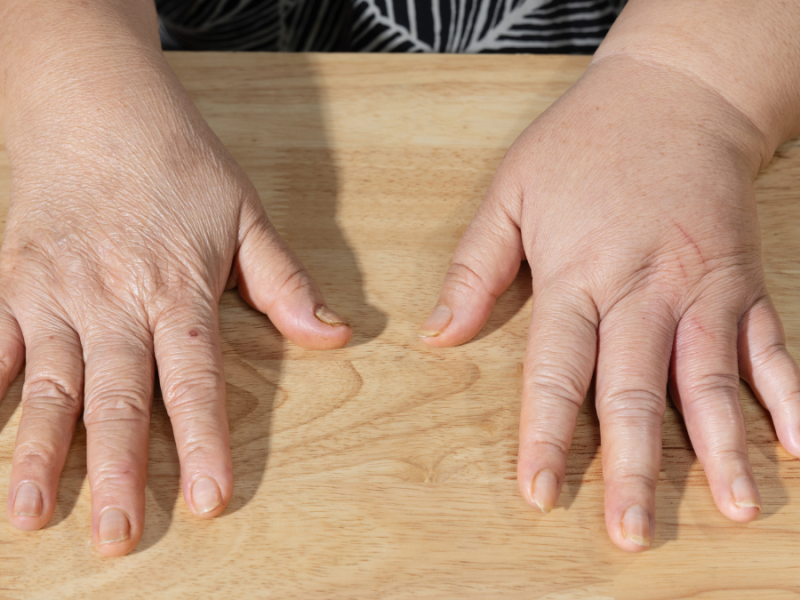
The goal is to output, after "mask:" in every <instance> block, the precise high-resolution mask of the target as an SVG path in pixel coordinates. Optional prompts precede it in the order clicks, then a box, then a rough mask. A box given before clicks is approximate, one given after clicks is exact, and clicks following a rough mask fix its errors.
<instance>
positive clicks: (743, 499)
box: [731, 475, 761, 510]
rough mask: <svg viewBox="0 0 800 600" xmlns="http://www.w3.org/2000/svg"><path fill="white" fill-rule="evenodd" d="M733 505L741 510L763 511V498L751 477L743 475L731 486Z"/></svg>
mask: <svg viewBox="0 0 800 600" xmlns="http://www.w3.org/2000/svg"><path fill="white" fill-rule="evenodd" d="M731 492H732V493H733V503H734V504H735V505H736V506H738V507H739V508H757V509H758V510H761V498H760V497H759V495H758V490H756V486H755V484H754V483H753V482H752V481H751V480H750V478H749V477H745V476H744V475H742V476H741V477H739V478H737V479H736V481H734V482H733V485H732V486H731Z"/></svg>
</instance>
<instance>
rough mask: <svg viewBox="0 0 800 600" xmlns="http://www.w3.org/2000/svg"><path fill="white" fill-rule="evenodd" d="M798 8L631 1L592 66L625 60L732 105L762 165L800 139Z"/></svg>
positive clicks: (765, 2) (713, 0) (768, 0)
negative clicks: (760, 147) (759, 143)
mask: <svg viewBox="0 0 800 600" xmlns="http://www.w3.org/2000/svg"><path fill="white" fill-rule="evenodd" d="M798 27H800V5H797V4H792V3H788V4H787V3H782V2H781V1H780V0H762V1H761V2H757V3H739V4H736V3H730V2H725V1H723V0H709V1H708V2H704V3H701V4H698V3H696V2H694V1H693V0H673V2H669V3H664V2H657V1H653V0H630V1H629V3H628V5H627V6H626V8H625V10H624V11H623V12H622V14H621V15H620V18H619V19H618V20H617V22H616V23H615V24H614V26H613V27H612V29H611V31H610V32H609V34H608V36H607V37H606V39H605V40H604V42H603V43H602V44H601V46H600V48H599V49H598V51H597V53H596V55H595V58H594V61H593V62H599V61H604V60H608V59H610V58H613V57H628V58H630V59H632V60H635V61H638V62H640V63H649V64H652V65H654V66H656V67H659V68H661V69H662V70H664V71H665V72H672V73H678V74H682V75H684V76H685V77H687V78H688V79H691V80H693V81H695V82H696V83H697V84H698V85H699V86H701V87H705V88H706V89H707V90H708V91H709V92H711V93H713V94H716V95H718V96H719V98H720V99H722V100H724V101H725V102H727V103H729V104H730V106H731V107H733V108H734V109H735V110H736V111H737V112H738V113H739V114H741V115H742V116H743V117H744V118H745V119H747V120H748V121H750V122H751V123H752V125H753V126H754V127H755V128H756V129H757V130H758V131H759V132H760V134H761V136H762V137H763V140H764V144H765V150H764V153H763V154H764V156H763V157H762V163H763V164H766V163H767V162H768V161H769V159H770V158H771V156H772V154H773V153H774V151H775V149H776V148H777V147H778V146H779V145H780V144H781V143H783V142H784V141H786V140H788V139H791V138H792V137H794V136H795V135H798V134H800V71H798V70H797V68H796V65H797V64H800V38H798V36H797V35H796V31H797V28H798Z"/></svg>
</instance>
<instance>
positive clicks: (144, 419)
mask: <svg viewBox="0 0 800 600" xmlns="http://www.w3.org/2000/svg"><path fill="white" fill-rule="evenodd" d="M118 45H119V46H121V47H122V48H123V50H121V51H120V52H119V53H118V56H115V55H113V54H109V58H108V59H107V61H108V62H107V64H100V65H98V64H96V63H95V64H94V65H93V67H92V68H91V69H87V68H85V67H84V66H82V65H81V64H78V63H77V62H76V63H75V64H69V61H70V60H71V59H70V58H69V57H67V58H63V59H61V60H63V61H64V62H65V63H66V64H64V65H61V66H60V68H62V69H71V71H70V72H71V77H63V78H62V79H61V81H60V83H58V84H56V83H54V81H53V79H52V78H51V79H49V80H48V81H47V82H43V83H42V87H40V88H36V87H35V85H32V87H31V94H30V96H29V97H28V99H29V100H30V101H29V102H26V103H25V104H24V105H17V106H15V107H12V108H10V109H9V113H8V114H7V115H6V119H5V124H6V142H7V150H8V155H9V158H10V161H11V173H12V191H11V209H10V214H9V218H8V224H7V228H6V233H5V239H4V241H3V246H2V252H0V359H2V362H1V363H0V364H2V373H0V374H1V375H2V381H3V384H4V389H5V386H7V385H8V383H9V381H11V380H13V378H14V377H15V376H16V374H17V372H18V371H19V370H20V368H21V366H22V364H23V361H24V360H26V361H27V363H26V370H25V384H24V388H23V397H22V407H23V410H22V420H21V422H20V426H19V431H18V434H17V442H16V448H15V451H14V458H13V467H12V473H11V482H10V487H9V500H8V514H9V519H10V521H11V523H12V524H13V525H15V526H16V527H18V528H20V529H26V530H32V529H38V528H40V527H42V526H43V525H44V524H45V523H47V521H48V519H49V518H50V516H51V515H52V512H53V508H54V505H55V499H56V489H57V485H58V478H59V474H60V471H61V469H62V466H63V464H64V461H65V457H66V454H67V451H68V448H69V444H70V439H71V436H72V432H73V429H74V426H75V423H76V421H77V419H78V418H79V417H80V416H81V414H82V413H83V419H84V421H85V424H86V430H87V445H88V474H89V484H90V487H91V494H92V515H93V517H92V523H93V526H92V530H93V539H94V543H95V545H96V546H97V548H98V549H99V550H100V552H102V553H103V554H106V555H110V556H113V555H120V554H125V553H127V552H129V551H130V550H131V549H133V548H134V547H135V546H136V544H137V542H138V541H139V539H140V537H141V534H142V528H143V524H144V504H145V502H144V490H145V479H146V465H147V449H148V442H147V440H148V431H149V419H150V413H151V404H152V395H153V386H154V377H155V369H156V365H157V367H158V373H159V377H160V383H161V388H162V391H163V395H164V401H165V404H166V407H167V411H168V413H169V416H170V418H171V420H172V426H173V429H174V433H175V441H176V444H177V448H178V454H179V457H180V461H181V477H182V482H183V493H184V497H185V499H186V502H187V504H188V506H189V508H190V509H191V510H192V511H193V512H194V513H195V514H196V515H198V516H201V517H213V516H216V515H218V514H219V513H221V512H222V511H223V510H224V508H225V506H226V504H227V503H228V501H229V500H230V498H231V493H232V485H233V482H232V468H231V454H230V449H229V441H228V425H227V417H226V412H225V381H224V374H223V366H222V356H221V348H220V339H219V331H218V318H217V306H218V301H219V299H220V295H221V294H222V292H223V290H224V289H225V288H226V287H232V286H235V285H237V284H238V286H239V290H240V292H241V293H242V295H243V296H244V298H245V299H246V300H247V301H248V302H249V303H250V304H251V305H252V306H254V307H255V308H257V309H258V310H260V311H262V312H264V313H266V314H267V315H269V317H270V319H271V320H272V321H273V323H274V324H275V325H276V326H277V328H278V329H279V330H280V331H281V332H282V333H284V334H285V335H286V336H287V337H289V338H290V339H291V340H293V341H294V342H295V343H297V344H299V345H301V346H303V347H306V348H312V349H325V348H335V347H341V346H343V345H345V344H346V343H347V341H348V340H349V339H350V336H351V330H350V328H349V326H348V325H346V324H345V323H344V322H343V321H342V319H341V318H339V317H338V316H337V315H336V314H335V313H333V312H332V311H331V310H330V309H327V308H326V307H325V303H324V301H323V299H322V296H321V294H320V291H319V289H318V288H317V286H316V285H315V284H314V282H313V281H312V280H311V278H310V276H309V275H308V274H307V272H306V271H305V270H304V269H303V266H302V264H301V263H300V261H299V260H298V259H297V257H296V256H295V255H294V254H293V253H292V252H291V251H290V250H289V248H288V247H287V246H286V244H285V243H284V242H283V241H282V240H281V238H280V237H279V236H278V234H277V233H276V232H275V230H274V229H273V228H272V226H271V225H270V223H269V221H268V219H267V216H266V214H265V213H264V210H263V208H262V205H261V201H260V200H259V198H258V195H257V193H256V191H255V189H254V188H253V185H252V183H251V182H250V181H249V179H248V178H247V176H246V175H245V174H244V173H243V172H242V170H241V168H240V167H239V166H238V165H237V164H236V163H235V161H234V160H233V158H232V157H231V156H230V155H229V154H228V152H227V151H226V150H225V148H224V147H223V146H222V144H221V143H220V141H219V140H218V139H217V138H216V136H215V135H214V134H213V133H212V132H211V130H210V129H209V127H208V126H207V125H206V123H205V122H204V121H203V119H202V118H201V117H200V115H199V113H198V112H197V110H196V109H195V108H194V106H193V105H192V103H191V101H190V100H189V98H188V96H187V95H186V93H185V91H184V90H183V88H182V87H181V85H180V83H179V82H178V81H177V79H176V78H175V76H174V74H172V72H171V70H170V69H169V67H168V66H167V65H166V62H165V61H164V60H163V56H161V54H160V51H158V49H155V50H154V51H152V52H150V51H149V50H142V49H140V48H138V47H137V48H136V49H135V51H132V52H130V53H129V54H128V55H127V56H125V51H124V45H123V44H121V43H119V44H118Z"/></svg>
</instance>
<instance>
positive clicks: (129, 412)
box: [83, 390, 150, 427]
mask: <svg viewBox="0 0 800 600" xmlns="http://www.w3.org/2000/svg"><path fill="white" fill-rule="evenodd" d="M83 420H84V423H85V424H86V426H87V427H92V426H96V425H98V424H102V423H109V422H119V421H129V422H145V423H149V422H150V403H149V402H146V401H145V399H144V398H143V397H142V396H140V395H137V394H132V393H131V392H130V391H127V390H125V391H122V390H119V391H114V392H110V391H105V392H103V393H102V394H100V395H96V396H94V397H93V398H91V399H89V401H87V403H86V410H85V411H84V415H83Z"/></svg>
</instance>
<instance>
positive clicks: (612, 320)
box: [421, 56, 800, 551]
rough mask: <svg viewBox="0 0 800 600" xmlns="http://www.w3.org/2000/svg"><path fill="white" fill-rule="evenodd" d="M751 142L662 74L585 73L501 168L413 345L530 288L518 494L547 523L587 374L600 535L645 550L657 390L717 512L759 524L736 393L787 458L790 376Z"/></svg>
mask: <svg viewBox="0 0 800 600" xmlns="http://www.w3.org/2000/svg"><path fill="white" fill-rule="evenodd" d="M769 154H770V151H769V150H767V149H766V144H765V142H764V137H763V136H762V135H761V134H760V132H759V131H758V130H757V129H756V128H755V127H754V126H753V125H752V122H751V121H749V120H748V119H747V118H746V117H745V116H744V115H742V114H741V113H740V112H738V111H737V110H736V109H735V108H734V107H733V106H732V105H731V104H729V103H728V102H726V101H725V100H723V99H722V97H721V96H720V95H718V94H715V93H713V92H712V91H711V90H709V89H707V88H706V87H704V86H702V85H700V84H699V83H697V82H696V81H694V80H693V79H692V78H690V77H687V76H685V75H683V74H681V73H679V72H676V71H675V70H673V69H666V68H661V67H659V66H658V65H657V64H652V63H651V62H648V61H639V60H635V59H633V58H630V57H625V56H616V57H611V58H607V59H605V60H602V61H596V62H595V63H594V64H593V65H592V66H591V67H590V69H589V71H588V72H587V73H586V74H585V75H584V76H583V77H582V79H581V80H580V81H579V82H578V84H577V85H576V86H574V87H573V88H572V89H571V90H570V91H569V92H568V93H567V94H565V95H564V96H563V97H562V98H561V99H560V100H559V101H558V102H556V103H555V104H554V105H553V106H552V107H551V108H550V109H548V110H547V111H546V112H545V113H544V114H543V115H542V116H541V117H539V118H538V119H537V120H536V121H535V122H534V123H533V124H532V125H531V126H530V127H529V128H528V129H527V130H526V131H525V132H524V133H523V134H522V135H521V136H520V137H519V139H518V140H517V141H516V142H515V143H514V145H513V146H512V148H511V149H510V150H509V152H508V154H507V156H506V157H505V159H504V160H503V162H502V164H501V165H500V167H499V169H498V171H497V174H496V175H495V178H494V180H493V182H492V184H491V186H490V189H489V191H488V193H487V195H486V198H485V199H484V201H483V203H482V205H481V206H480V208H479V210H478V212H477V215H476V216H475V218H474V220H473V222H472V223H471V225H470V226H469V228H468V229H467V231H466V233H465V235H464V237H463V239H462V241H461V243H460V244H459V246H458V248H457V250H456V252H455V256H454V259H453V264H452V266H451V268H450V270H449V271H448V273H447V276H446V280H445V283H444V286H443V289H442V292H441V295H440V298H439V301H438V306H437V308H436V310H435V311H434V312H433V313H432V315H431V317H430V318H429V319H428V321H426V323H425V324H424V325H423V327H422V330H421V334H422V335H423V337H424V338H425V340H426V341H427V342H428V343H429V344H430V345H432V346H437V347H444V346H452V345H455V344H460V343H463V342H465V341H467V340H469V339H471V338H472V337H473V336H474V335H475V334H476V333H477V332H478V331H479V329H480V328H481V327H482V326H483V324H484V323H485V321H486V319H487V318H488V316H489V313H490V312H491V310H492V307H493V306H494V303H495V300H496V298H497V297H498V296H499V295H500V294H501V293H502V292H503V291H504V290H505V289H506V287H507V286H508V285H509V284H510V283H511V281H512V280H513V278H514V276H515V274H516V273H517V270H518V269H519V266H520V261H521V260H522V259H527V260H528V262H529V264H530V268H531V272H532V278H533V313H532V318H531V325H530V333H529V338H528V346H527V353H526V359H525V369H524V388H523V402H522V415H521V422H520V446H519V461H518V481H519V485H520V490H521V492H522V495H523V496H524V498H525V499H526V500H527V501H528V502H529V503H530V504H531V505H532V506H534V507H538V508H540V509H541V510H543V511H544V512H549V510H550V509H551V508H552V507H553V504H554V503H555V502H556V500H557V498H558V495H559V493H560V491H561V487H562V485H563V482H564V473H565V465H566V460H567V453H568V450H569V446H570V442H571V439H572V434H573V430H574V428H575V423H576V419H577V414H578V411H579V409H580V406H581V403H582V402H583V399H584V397H585V396H586V394H587V391H588V389H589V386H590V382H591V380H592V377H593V374H594V373H595V372H596V405H597V412H598V415H599V419H600V425H601V436H602V456H603V473H604V479H605V484H606V503H605V512H606V525H607V529H608V533H609V535H610V536H611V538H612V540H613V541H614V542H615V543H616V544H617V545H618V546H619V547H620V548H622V549H624V550H629V551H639V550H643V549H644V548H645V547H647V546H648V545H649V544H650V541H651V539H652V536H653V532H654V524H655V520H654V519H655V488H656V482H657V481H658V476H659V468H660V458H661V425H662V417H663V414H664V409H665V405H666V398H667V389H668V382H669V383H670V386H671V390H672V394H671V395H672V398H673V399H674V400H675V402H676V404H677V406H678V408H679V409H680V411H681V412H682V414H683V416H684V419H685V422H686V426H687V428H688V432H689V435H690V437H691V440H692V443H693V445H694V448H695V451H696V452H697V455H698V458H699V459H700V461H701V463H702V465H703V467H704V469H705V471H706V474H707V476H708V481H709V484H710V487H711V491H712V493H713V496H714V500H715V501H716V504H717V506H718V507H719V510H720V511H721V512H722V513H723V514H724V515H726V516H727V517H728V518H730V519H733V520H735V521H750V520H752V519H754V518H756V516H757V515H758V513H759V510H760V502H761V501H760V497H759V494H758V491H757V488H756V485H755V481H754V479H753V472H752V469H751V466H750V462H749V459H748V455H747V442H746V435H745V424H744V419H743V415H742V410H741V406H740V404H739V392H738V388H739V375H740V374H741V375H742V377H744V378H745V379H746V380H747V381H748V382H749V383H750V385H751V386H752V387H753V389H754V390H755V392H756V394H757V396H758V398H759V400H760V401H761V402H762V403H763V404H764V405H765V406H766V407H767V409H769V411H770V413H771V416H772V419H773V421H774V423H775V428H776V430H777V433H778V437H779V439H780V441H781V443H782V444H783V446H784V447H785V448H786V449H787V450H788V451H789V452H790V453H792V454H794V455H795V456H798V455H800V377H799V373H798V369H797V366H796V364H795V362H794V360H793V359H792V357H791V356H790V355H789V353H788V352H787V350H786V347H785V344H784V334H783V329H782V326H781V323H780V320H779V318H778V316H777V314H776V312H775V309H774V308H773V306H772V303H771V301H770V299H769V295H768V293H767V290H766V288H765V284H764V275H763V272H762V266H761V258H760V234H759V227H758V220H757V214H756V206H755V201H754V191H753V180H754V177H755V174H756V173H757V171H758V169H759V167H760V165H761V164H762V162H763V161H766V160H768V159H769Z"/></svg>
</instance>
